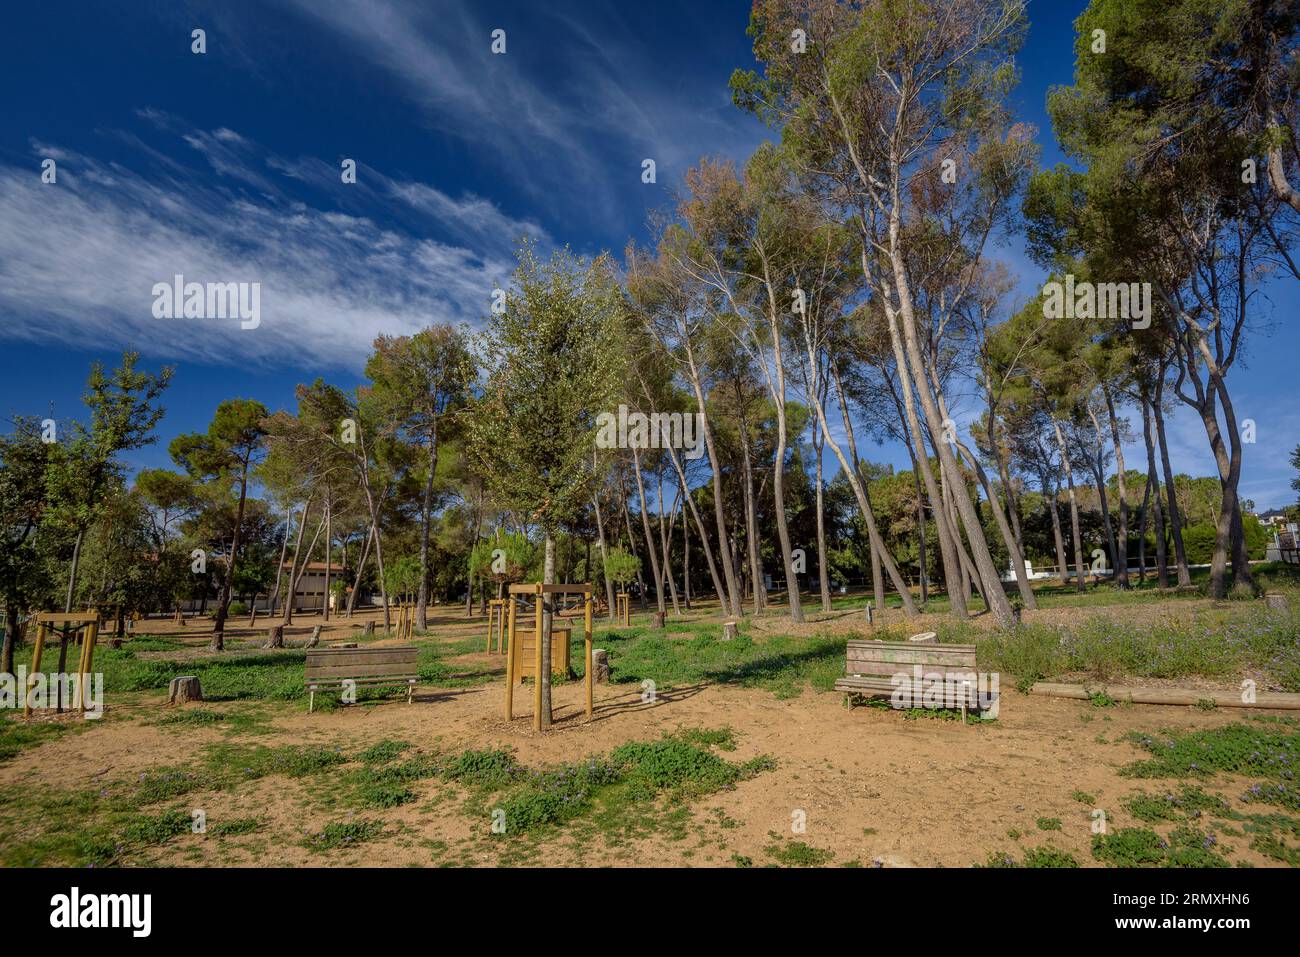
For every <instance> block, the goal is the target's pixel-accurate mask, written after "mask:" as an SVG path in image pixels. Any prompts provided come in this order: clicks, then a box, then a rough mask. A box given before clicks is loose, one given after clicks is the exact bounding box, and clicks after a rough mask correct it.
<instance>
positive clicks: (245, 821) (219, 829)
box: [208, 817, 262, 837]
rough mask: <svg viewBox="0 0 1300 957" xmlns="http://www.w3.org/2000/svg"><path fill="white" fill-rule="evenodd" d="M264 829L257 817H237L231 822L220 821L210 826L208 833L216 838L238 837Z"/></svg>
mask: <svg viewBox="0 0 1300 957" xmlns="http://www.w3.org/2000/svg"><path fill="white" fill-rule="evenodd" d="M261 828H262V822H261V820H259V819H258V818H255V817H237V818H232V819H231V820H229V821H218V822H217V823H216V824H211V825H209V826H208V833H209V834H211V835H213V836H215V837H238V836H240V835H242V834H252V833H253V832H254V831H259V830H261Z"/></svg>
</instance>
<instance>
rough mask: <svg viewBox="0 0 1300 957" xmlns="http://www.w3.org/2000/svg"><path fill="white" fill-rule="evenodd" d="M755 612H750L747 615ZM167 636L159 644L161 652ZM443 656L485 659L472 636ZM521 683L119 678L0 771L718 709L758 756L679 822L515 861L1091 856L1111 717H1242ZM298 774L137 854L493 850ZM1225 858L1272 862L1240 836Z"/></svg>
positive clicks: (479, 737) (425, 811)
mask: <svg viewBox="0 0 1300 957" xmlns="http://www.w3.org/2000/svg"><path fill="white" fill-rule="evenodd" d="M1170 604H1171V605H1175V606H1176V607H1173V608H1168V607H1166V608H1164V609H1159V608H1158V607H1157V606H1152V607H1153V608H1155V609H1156V610H1154V611H1153V610H1152V608H1148V607H1144V608H1143V609H1142V611H1141V613H1143V614H1175V615H1181V614H1190V608H1188V607H1187V606H1188V605H1190V604H1192V603H1191V602H1177V603H1170ZM1090 611H1091V610H1090ZM1131 611H1135V609H1129V608H1125V609H1123V613H1124V614H1126V615H1127V614H1129V613H1130V612H1131ZM462 616H463V610H459V609H457V610H451V611H448V612H445V613H443V614H440V615H439V616H437V617H436V618H435V619H434V620H433V622H432V625H433V627H434V629H435V630H436V632H437V633H438V634H439V636H440V637H443V638H446V639H447V640H451V639H453V638H455V637H464V636H467V635H470V634H482V633H483V627H484V626H483V624H482V621H481V620H480V621H478V622H468V621H466V619H464V618H463V617H462ZM364 620H365V619H364V618H359V619H354V620H353V621H352V622H344V623H338V624H332V625H331V626H330V627H329V628H328V630H327V631H326V632H325V634H324V639H325V643H326V644H328V643H330V642H331V641H336V640H340V639H345V638H348V637H350V636H352V635H353V634H355V632H356V628H357V624H358V622H359V621H364ZM315 623H317V622H316V620H315V619H314V618H311V617H308V618H305V619H299V621H298V622H297V623H296V624H295V627H294V628H292V629H290V630H288V632H287V634H286V638H287V639H288V640H289V641H290V643H291V644H292V643H296V642H299V641H301V640H303V639H305V636H306V635H307V633H308V632H309V631H310V628H311V626H312V625H313V624H315ZM768 624H769V623H768V622H761V623H760V625H759V627H760V628H764V627H767V626H768ZM785 627H786V628H788V623H787V624H786V626H785ZM823 627H824V626H823ZM177 631H178V629H176V628H175V626H173V625H171V624H170V623H167V622H144V623H141V625H140V626H139V627H138V628H137V633H138V634H149V633H164V632H165V633H168V634H175V633H176V632H177ZM186 632H187V634H186V638H187V639H191V640H192V641H193V643H194V645H195V648H194V651H193V653H194V654H199V653H201V652H200V648H201V645H202V642H203V641H205V640H206V630H205V629H201V628H200V626H199V625H198V624H197V623H195V624H192V625H190V626H189V627H188V628H187V629H186ZM261 634H262V632H261V629H260V628H259V629H258V630H257V631H256V632H248V633H247V635H246V636H245V635H241V634H240V631H239V629H237V628H231V629H230V630H229V631H227V640H228V642H230V641H234V642H240V643H241V644H242V642H241V638H245V637H246V638H247V639H248V643H249V646H250V647H252V646H256V644H257V643H258V642H260V636H261ZM385 640H387V639H385ZM238 646H239V645H236V647H238ZM165 654H166V656H167V657H171V658H175V657H176V656H177V655H176V652H174V651H173V652H166V653H165ZM451 660H452V661H453V662H454V661H457V660H464V661H467V662H469V661H478V662H488V661H491V662H493V663H500V662H501V661H502V659H501V658H500V657H496V656H488V655H484V654H482V653H479V654H474V655H468V656H463V659H451ZM520 690H521V693H520V694H519V695H517V696H516V705H515V707H516V718H515V720H514V721H513V722H512V723H511V724H509V725H507V724H506V723H505V721H504V719H503V715H502V705H503V695H504V687H503V682H502V680H501V679H500V678H497V679H495V680H493V681H491V682H490V683H488V684H485V685H480V686H475V687H468V688H457V689H452V690H434V689H427V688H426V689H423V690H422V691H420V692H419V693H417V695H416V699H415V702H414V703H413V704H410V705H408V704H406V703H405V702H404V701H400V700H391V701H385V702H381V703H375V704H366V705H361V706H354V707H348V708H340V709H338V710H335V711H333V712H324V713H319V712H318V713H316V714H311V715H308V714H307V713H306V712H305V710H304V709H303V708H302V707H301V706H300V703H285V704H282V705H281V704H269V703H261V705H260V707H261V708H262V709H263V711H264V713H265V715H266V717H268V718H269V720H270V722H271V724H272V726H273V732H272V733H271V734H270V735H268V734H267V733H265V729H262V730H261V731H260V732H258V731H253V732H249V735H248V737H247V738H246V739H245V738H242V737H241V736H240V735H239V734H235V736H234V737H232V736H231V734H232V732H230V731H229V730H223V729H221V728H212V727H202V726H165V725H159V724H157V723H155V721H156V718H157V717H158V716H159V715H160V714H162V713H163V712H164V711H165V707H166V706H165V705H164V704H163V702H162V700H161V699H160V698H159V697H158V696H157V695H139V696H133V700H132V701H131V702H130V703H119V704H117V705H114V704H113V702H111V701H110V702H109V705H110V707H109V711H108V714H107V715H106V719H105V720H104V722H103V725H102V726H101V727H98V728H95V729H93V730H90V731H88V732H86V733H82V734H69V735H64V736H61V737H58V738H56V739H52V740H51V741H49V742H48V743H45V744H42V745H41V746H40V747H39V748H37V749H35V750H34V751H28V752H26V753H24V754H23V755H22V756H21V757H20V758H19V759H17V760H13V761H10V762H9V763H7V764H5V765H3V766H0V784H7V783H10V782H16V781H20V780H24V779H25V780H28V781H30V780H31V777H30V775H31V771H32V769H33V768H34V767H36V768H39V769H40V771H41V781H42V782H43V784H44V786H53V787H60V788H69V789H72V788H85V787H88V786H93V785H94V784H95V783H96V782H97V781H100V780H114V779H121V778H123V777H129V776H132V775H136V774H139V773H141V772H143V771H145V770H146V769H148V768H151V767H155V766H157V765H166V764H174V763H181V762H186V761H191V760H193V759H194V758H195V756H196V754H197V752H198V751H199V749H200V748H201V747H202V746H203V745H205V744H209V743H214V742H222V741H232V740H233V741H243V740H247V741H249V742H254V743H264V744H276V745H281V744H314V745H328V746H331V747H334V746H340V747H342V748H343V749H344V750H345V751H349V752H351V751H353V750H355V749H360V748H363V747H366V746H368V745H370V744H373V743H375V742H377V741H380V740H384V739H400V740H405V741H409V742H412V743H413V744H414V745H415V746H416V747H417V748H423V749H427V750H438V751H449V750H460V749H463V748H487V747H509V748H513V749H515V751H516V753H517V756H518V758H519V760H520V761H522V762H523V763H524V764H527V765H529V766H533V767H536V766H539V765H543V764H546V763H550V762H560V761H569V762H572V761H575V760H577V759H578V758H580V757H583V756H585V755H588V754H598V753H608V752H609V751H610V750H611V749H613V748H614V747H616V746H618V745H620V744H622V743H625V742H628V741H633V740H650V739H654V738H657V737H659V736H660V735H661V734H663V733H665V732H672V731H674V730H676V729H678V728H696V727H699V728H718V727H722V726H730V727H731V728H733V729H734V730H735V732H736V741H737V749H736V751H735V752H733V753H730V754H727V755H726V758H727V760H730V761H736V760H745V759H748V758H752V757H756V756H759V755H770V756H771V757H773V758H775V760H776V768H775V770H771V771H765V772H763V773H760V774H759V775H758V776H757V777H755V778H753V779H751V780H748V781H744V782H742V783H740V784H739V785H738V786H737V787H736V788H735V789H734V790H731V791H724V792H721V793H719V794H715V795H713V796H712V797H709V798H706V799H703V800H700V801H698V802H697V803H695V804H693V805H691V806H690V811H689V813H690V820H691V824H690V827H689V828H688V830H689V835H688V836H687V837H685V838H684V839H683V838H682V837H681V835H680V834H678V835H677V836H676V838H674V837H672V836H669V835H665V834H660V833H654V834H652V835H650V836H648V837H646V838H644V839H642V840H634V841H630V842H626V843H621V844H620V845H618V846H612V847H611V846H604V845H603V842H601V841H599V840H597V841H594V842H589V843H587V844H581V843H579V842H578V841H576V840H573V839H572V838H571V837H567V836H561V837H560V838H558V839H553V840H551V841H549V842H548V843H546V844H545V846H543V847H541V848H539V853H537V854H536V855H535V856H533V857H531V858H530V859H528V860H527V861H526V862H527V863H533V864H542V865H560V866H563V865H579V864H583V865H588V866H590V865H597V866H599V865H618V864H634V865H641V866H657V865H682V864H695V865H730V864H732V863H733V861H735V860H736V859H737V857H739V858H749V859H751V860H752V861H753V862H754V863H755V864H756V865H761V864H763V863H767V862H770V860H771V856H770V854H768V852H767V849H768V848H770V847H772V846H773V845H775V844H781V843H787V842H790V841H802V842H805V843H806V844H808V845H811V846H812V847H815V848H819V849H822V850H827V851H831V852H833V854H834V857H833V859H832V860H831V863H832V864H844V863H848V862H858V863H860V864H862V865H863V866H873V865H874V866H902V867H905V866H936V865H939V866H969V865H971V864H973V863H977V862H979V863H982V862H983V861H985V860H986V859H987V857H988V856H989V854H990V853H991V852H993V851H997V850H1007V851H1010V852H1012V853H1013V854H1014V853H1016V852H1017V850H1019V849H1027V848H1030V847H1037V846H1041V845H1044V844H1051V845H1052V846H1054V847H1057V848H1060V849H1063V850H1066V851H1069V852H1071V853H1073V854H1074V855H1075V857H1076V858H1077V859H1078V860H1079V861H1080V862H1081V863H1084V864H1091V863H1093V859H1092V857H1091V854H1090V853H1089V844H1090V841H1091V837H1092V834H1091V821H1092V813H1093V810H1094V807H1097V808H1101V809H1103V810H1105V811H1106V812H1107V816H1108V818H1109V819H1110V820H1111V821H1112V822H1114V823H1118V824H1119V825H1121V826H1122V825H1123V824H1131V823H1134V822H1132V821H1129V820H1128V819H1127V818H1126V817H1125V812H1124V811H1123V810H1122V809H1121V807H1120V803H1121V801H1122V799H1124V798H1125V797H1126V796H1128V795H1130V794H1132V793H1134V792H1136V791H1139V790H1144V789H1145V790H1147V791H1149V792H1150V791H1152V790H1153V789H1155V790H1159V789H1161V788H1162V787H1163V785H1162V784H1161V783H1160V782H1150V781H1147V782H1141V781H1134V780H1132V779H1128V778H1124V777H1121V776H1120V775H1119V774H1118V773H1117V772H1118V769H1119V768H1120V767H1121V766H1122V765H1124V764H1127V763H1130V762H1132V761H1133V760H1135V759H1137V758H1139V757H1141V756H1142V753H1141V752H1140V751H1139V749H1137V748H1135V747H1134V746H1133V745H1132V744H1130V743H1127V742H1126V741H1124V740H1123V736H1124V735H1125V734H1126V733H1127V732H1129V731H1131V730H1139V731H1143V732H1149V733H1154V732H1158V731H1161V730H1164V729H1194V728H1206V727H1212V726H1216V725H1220V724H1223V723H1228V722H1235V721H1239V720H1241V718H1242V716H1243V715H1242V713H1241V712H1237V711H1234V710H1232V709H1219V710H1217V711H1204V710H1200V709H1197V708H1191V707H1169V706H1150V705H1120V706H1117V707H1112V708H1105V709H1098V708H1094V707H1093V706H1092V705H1091V704H1090V703H1089V702H1084V701H1068V700H1059V699H1050V698H1044V697H1038V696H1029V695H1023V694H1019V693H1017V692H1016V691H1014V690H1012V689H1008V688H1004V689H1002V690H1003V694H1002V699H1001V705H1000V711H999V714H998V720H996V721H991V722H982V723H980V724H978V725H973V726H967V725H962V724H961V723H959V722H956V721H942V720H934V719H924V718H923V719H908V718H907V717H905V716H903V715H902V714H899V713H896V712H892V711H888V710H880V709H873V708H863V707H859V708H855V709H854V710H853V711H851V712H850V711H846V710H845V708H844V707H843V704H842V700H841V696H840V695H838V694H832V693H820V692H817V691H814V690H812V689H811V688H809V689H806V690H805V691H804V692H803V693H802V694H801V695H800V696H798V697H796V698H792V699H789V700H780V699H778V698H777V697H776V696H774V695H773V694H772V693H770V692H769V691H766V690H761V689H744V688H740V687H737V686H733V685H700V686H692V687H679V688H669V689H659V692H658V696H657V700H656V701H655V702H654V703H653V704H648V703H645V702H643V701H642V700H641V690H640V688H639V687H638V686H635V685H617V684H615V685H598V686H597V687H596V692H595V698H596V706H595V717H594V720H592V721H591V722H587V721H585V719H584V716H583V714H582V694H583V686H582V684H581V683H580V682H574V683H568V684H560V685H557V686H556V687H555V689H554V694H555V715H556V720H557V723H556V726H555V727H554V728H553V730H551V731H550V732H548V733H546V734H535V733H534V732H533V731H532V727H531V720H530V716H531V708H532V700H531V692H530V691H529V690H527V689H520ZM207 707H210V708H212V709H213V710H223V708H225V707H227V706H226V705H224V704H222V703H216V704H212V705H208V706H207ZM314 786H315V785H314V783H313V778H312V777H310V776H308V777H305V778H299V779H286V778H283V777H278V776H273V777H268V778H262V779H260V780H257V781H254V782H250V783H249V784H247V785H244V786H241V787H239V788H237V789H234V790H230V791H220V792H209V793H199V794H192V795H189V796H187V797H186V798H185V800H186V801H187V802H189V803H191V804H192V805H193V806H194V807H201V808H203V809H204V810H205V812H206V813H207V814H208V816H209V817H210V818H212V819H214V820H216V819H231V818H236V817H246V816H258V817H262V818H263V819H264V820H266V821H267V822H268V827H267V828H264V829H263V830H262V832H259V834H258V835H255V836H251V837H249V838H247V839H243V840H241V839H236V838H231V839H222V840H221V841H214V840H211V839H208V838H206V837H205V836H203V835H182V836H181V837H180V838H178V839H176V840H174V841H172V842H170V843H169V844H168V845H166V847H165V848H164V849H162V850H159V851H157V852H155V853H156V858H155V859H156V861H157V862H158V863H165V864H177V865H190V864H203V863H211V864H217V863H219V864H259V865H271V866H319V865H329V864H343V863H347V864H356V865H386V866H409V865H430V864H434V863H439V862H451V863H458V864H467V863H481V864H492V863H496V862H497V860H498V854H499V849H498V848H496V847H494V846H493V842H492V839H491V837H490V836H489V822H488V821H486V820H471V819H470V818H468V817H466V816H465V814H464V813H463V812H462V811H461V809H460V804H461V798H460V797H459V796H458V792H457V790H456V788H455V786H454V785H449V784H446V783H444V782H441V781H438V780H426V781H418V782H415V784H414V785H413V787H414V789H415V790H416V791H417V793H419V795H420V799H419V800H418V801H416V802H414V803H412V804H408V805H405V806H403V807H399V808H395V809H391V810H387V811H382V812H370V811H367V812H355V811H346V810H344V811H339V810H333V811H331V810H330V809H328V808H325V809H321V808H319V807H317V806H315V804H314V802H313V800H312V797H313V794H312V789H313V787H314ZM1243 786H1244V785H1242V784H1241V782H1234V781H1231V780H1215V781H1214V782H1212V785H1211V786H1209V787H1208V788H1207V789H1208V790H1212V791H1218V792H1219V793H1222V794H1223V795H1224V796H1225V797H1227V798H1228V799H1229V800H1230V801H1231V800H1235V795H1238V794H1240V793H1241V791H1242V788H1243ZM1074 792H1085V793H1086V794H1089V795H1092V796H1094V798H1095V802H1094V803H1093V804H1082V803H1080V802H1079V801H1078V800H1076V799H1075V798H1074V797H1073V796H1072V794H1073V793H1074ZM719 812H721V813H719ZM800 812H802V814H801V813H800ZM351 817H364V818H376V817H378V818H381V819H382V820H383V821H385V822H386V823H387V824H388V825H391V826H389V827H387V828H386V830H385V833H384V835H383V836H381V837H380V838H377V839H374V840H371V841H368V842H366V843H364V844H360V845H358V846H355V847H350V848H347V849H344V850H339V851H331V852H323V853H322V852H312V851H309V850H308V849H307V848H305V847H303V846H300V844H299V843H298V842H300V841H301V840H302V839H303V838H302V835H305V834H309V833H312V832H315V831H319V829H320V828H321V827H323V826H324V824H326V823H328V822H330V821H338V820H347V819H349V818H351ZM800 818H802V819H803V820H804V821H805V822H806V823H805V829H804V831H803V832H801V833H800V832H798V831H796V830H794V823H795V822H796V821H797V820H798V819H800ZM1039 818H1059V819H1060V821H1061V822H1062V826H1061V830H1060V831H1053V832H1050V833H1044V832H1042V831H1040V830H1039V829H1038V828H1037V827H1036V821H1037V820H1038V819H1039ZM724 822H725V823H724ZM1114 823H1113V824H1112V826H1114ZM1011 832H1019V835H1020V836H1019V837H1018V838H1017V837H1016V836H1015V835H1013V834H1012V833H1011ZM431 848H432V849H433V850H431ZM444 848H450V849H452V850H450V851H447V850H443V849H444ZM1233 860H1234V861H1237V860H1245V861H1249V862H1250V863H1252V864H1255V865H1269V864H1271V863H1272V862H1270V861H1268V860H1267V859H1265V858H1263V857H1261V856H1259V855H1256V854H1254V853H1253V852H1251V851H1249V850H1246V849H1245V848H1244V846H1243V847H1242V848H1241V849H1240V850H1239V851H1238V852H1237V853H1236V855H1234V858H1233Z"/></svg>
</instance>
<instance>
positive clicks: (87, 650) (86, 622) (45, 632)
mask: <svg viewBox="0 0 1300 957" xmlns="http://www.w3.org/2000/svg"><path fill="white" fill-rule="evenodd" d="M36 625H37V628H36V647H35V648H34V649H33V650H32V664H31V671H30V673H29V674H28V676H27V687H26V688H24V689H23V717H24V718H25V717H28V716H29V715H31V713H32V705H31V688H32V683H33V682H34V681H35V679H36V675H38V674H39V673H40V670H41V654H42V653H43V652H44V650H45V639H46V638H47V637H49V635H50V634H52V633H53V632H55V631H56V630H58V629H61V628H67V627H69V626H71V627H72V629H73V632H72V635H71V636H70V637H71V639H72V640H73V641H76V640H77V639H80V643H81V658H80V660H79V661H78V662H77V670H76V671H75V672H73V674H75V675H76V687H77V694H76V698H77V701H76V710H77V711H78V712H84V711H85V708H86V679H87V677H88V676H89V675H90V674H91V673H92V672H91V670H90V669H91V667H92V666H93V665H94V663H95V642H97V641H98V640H99V612H97V611H84V612H68V613H64V612H55V611H44V612H41V613H40V614H38V615H37V616H36Z"/></svg>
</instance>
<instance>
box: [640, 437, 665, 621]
mask: <svg viewBox="0 0 1300 957" xmlns="http://www.w3.org/2000/svg"><path fill="white" fill-rule="evenodd" d="M632 471H633V474H635V475H636V494H637V500H638V501H639V502H640V503H641V531H642V532H643V533H644V534H645V546H646V550H647V551H648V552H649V554H650V573H651V574H652V575H653V576H654V582H655V605H656V607H657V608H658V609H659V611H661V612H663V611H667V607H666V606H665V604H664V585H663V582H664V579H663V575H661V574H660V565H659V549H658V548H657V547H656V546H655V537H654V534H653V533H652V532H651V531H650V515H649V513H648V511H647V508H646V500H645V482H644V481H643V480H642V478H641V455H640V453H639V452H638V451H637V448H636V446H635V445H633V446H632Z"/></svg>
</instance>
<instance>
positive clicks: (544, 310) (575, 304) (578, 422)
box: [471, 244, 627, 728]
mask: <svg viewBox="0 0 1300 957" xmlns="http://www.w3.org/2000/svg"><path fill="white" fill-rule="evenodd" d="M504 306H505V308H504V310H502V311H501V312H494V313H493V314H492V316H491V317H490V318H489V320H488V324H487V328H486V329H485V331H484V336H483V343H482V350H483V356H482V359H483V366H484V367H485V368H486V369H487V370H488V381H487V385H486V387H485V390H484V395H483V397H482V400H481V402H480V403H479V406H478V409H477V411H476V414H475V415H474V417H473V419H472V421H471V454H472V455H473V457H474V458H475V460H476V461H477V463H478V467H479V470H480V471H481V473H482V474H483V476H484V478H485V480H486V482H487V485H488V488H489V490H490V494H491V495H492V497H493V498H494V499H496V500H497V501H499V502H501V503H503V504H505V505H507V506H508V507H509V508H512V509H513V510H515V511H517V512H518V513H519V514H520V515H523V516H526V517H527V521H528V522H529V523H530V524H533V525H537V526H540V528H541V531H542V535H543V537H544V542H545V553H544V559H543V573H542V578H543V581H544V582H546V583H548V584H550V583H553V582H554V577H555V539H556V535H557V533H558V532H559V531H560V529H561V528H562V527H564V526H566V525H570V524H572V523H574V522H575V521H576V519H577V518H578V515H579V513H580V512H581V511H582V510H583V509H584V508H585V507H586V504H587V503H588V502H589V501H590V499H591V495H592V493H593V491H594V490H595V488H596V485H597V477H596V476H595V475H594V474H593V473H592V470H591V461H592V454H593V452H594V451H595V449H596V417H597V416H598V415H599V413H601V412H605V411H610V410H611V409H612V405H611V402H612V399H613V397H614V396H615V395H617V393H618V390H619V389H620V388H621V376H622V371H621V370H622V366H623V361H622V351H621V339H622V337H623V335H624V331H625V329H626V328H627V327H626V324H625V320H624V317H625V315H626V307H625V304H624V302H623V299H622V296H621V294H620V291H619V288H618V285H617V283H616V282H615V278H614V272H613V266H612V264H611V262H610V260H609V258H608V257H607V256H603V255H602V256H600V257H598V258H597V259H595V260H594V261H591V262H587V261H584V260H581V259H579V258H577V257H576V256H574V255H573V253H571V252H570V251H569V250H568V249H564V250H561V251H559V252H556V253H555V254H554V255H553V256H552V257H551V258H550V259H549V260H547V261H542V260H539V259H538V257H537V255H536V252H535V250H534V249H533V248H532V246H531V245H527V244H525V245H524V246H523V247H522V248H521V249H520V251H519V266H518V268H517V269H516V271H515V274H514V281H513V283H512V287H511V289H510V290H508V291H507V293H506V296H505V302H504ZM550 604H551V603H550V600H549V598H548V599H547V600H546V608H545V611H544V615H543V629H544V635H545V639H544V640H543V642H542V673H541V675H540V676H539V677H538V680H539V681H540V683H541V693H542V708H541V713H540V714H539V715H537V716H536V717H535V718H534V721H535V724H536V723H538V722H540V724H538V726H539V727H541V728H547V727H549V726H550V714H551V662H550V651H551V643H550V634H551V610H552V609H551V607H550Z"/></svg>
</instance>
